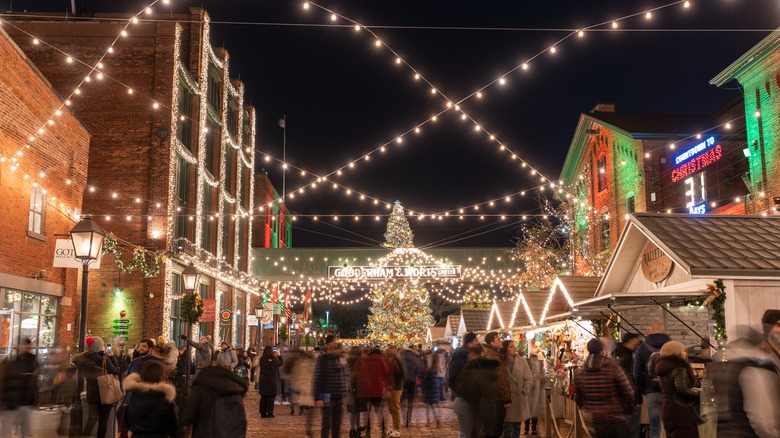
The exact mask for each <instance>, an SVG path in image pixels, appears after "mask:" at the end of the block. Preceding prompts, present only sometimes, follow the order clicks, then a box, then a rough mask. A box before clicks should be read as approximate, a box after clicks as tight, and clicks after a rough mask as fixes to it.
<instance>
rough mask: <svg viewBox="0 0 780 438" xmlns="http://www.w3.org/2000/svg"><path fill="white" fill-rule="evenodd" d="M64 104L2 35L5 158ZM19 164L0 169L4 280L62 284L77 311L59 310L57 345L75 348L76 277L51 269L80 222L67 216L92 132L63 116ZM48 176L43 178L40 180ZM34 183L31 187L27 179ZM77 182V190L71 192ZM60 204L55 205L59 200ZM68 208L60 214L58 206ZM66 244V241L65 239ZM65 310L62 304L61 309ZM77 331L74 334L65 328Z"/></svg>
mask: <svg viewBox="0 0 780 438" xmlns="http://www.w3.org/2000/svg"><path fill="white" fill-rule="evenodd" d="M61 105H62V101H61V100H60V98H59V97H58V96H57V94H56V93H55V92H54V91H53V90H52V89H51V87H50V84H49V83H48V82H47V81H46V79H44V78H43V77H42V76H41V75H40V74H39V72H38V71H37V70H36V69H35V67H34V66H32V64H30V63H29V62H28V61H27V60H26V59H25V57H24V55H23V53H21V51H20V50H19V49H18V47H17V46H16V45H15V44H14V43H13V42H12V41H11V40H10V39H9V38H8V36H7V35H6V33H5V32H4V31H2V30H0V153H1V154H2V156H3V157H6V158H7V159H10V157H11V156H12V155H13V154H14V153H15V152H17V151H18V150H19V149H20V147H22V146H23V145H24V144H25V143H26V141H27V137H28V136H29V135H30V134H33V133H35V132H36V131H37V129H38V128H39V127H40V126H41V125H42V124H43V123H45V122H46V121H47V120H48V119H49V117H51V116H52V115H53V114H54V111H55V110H56V109H57V108H59V107H60V106H61ZM37 137H38V138H36V140H35V141H34V142H32V143H31V147H30V148H29V149H25V150H24V155H23V156H22V157H21V158H20V164H21V167H20V168H19V169H18V170H16V171H11V170H10V164H9V163H8V162H6V163H3V164H2V165H1V166H0V205H2V206H3V214H2V220H0V235H1V236H3V244H2V246H0V272H3V273H7V274H12V275H17V276H21V277H28V278H29V277H31V276H32V275H34V274H37V273H38V272H39V271H40V270H47V271H48V275H47V276H46V279H45V280H39V281H47V282H52V283H57V284H61V285H63V286H64V289H65V297H66V300H65V301H67V300H68V299H72V305H71V306H63V305H60V320H59V327H58V333H57V343H58V344H59V345H60V346H66V345H69V344H75V342H76V334H77V331H78V310H77V309H78V304H79V303H78V296H79V294H80V289H78V291H79V292H77V279H78V276H79V272H78V270H76V269H67V270H66V269H62V268H53V267H52V264H53V256H54V248H55V245H56V240H57V237H56V236H55V234H65V233H68V231H70V229H71V228H73V226H74V224H75V222H74V221H73V220H72V219H71V218H69V217H68V213H67V212H66V209H73V208H79V209H80V208H81V203H82V195H83V192H84V188H85V185H86V183H87V162H88V150H89V132H88V131H87V130H86V128H84V126H83V125H82V124H81V122H80V121H79V120H78V119H77V118H76V117H74V116H73V115H72V114H71V113H70V111H67V110H66V111H63V113H62V116H60V117H56V118H55V124H54V125H52V126H49V127H47V132H46V133H45V134H43V135H38V136H37ZM41 171H43V172H45V177H43V178H41V177H40V176H39V173H40V172H41ZM25 174H28V175H29V178H27V179H25V178H24V175H25ZM67 180H71V184H67ZM34 182H37V183H39V184H40V185H41V186H42V187H44V188H45V189H46V190H47V200H48V203H47V204H48V205H47V206H46V209H45V212H44V227H43V230H42V231H43V236H42V239H41V238H36V237H30V236H28V233H27V224H28V214H29V208H30V192H31V189H32V185H33V183H34ZM54 197H56V198H57V199H56V200H54ZM60 202H62V203H63V208H62V209H61V210H60V209H59V203H60ZM60 238H63V237H60ZM61 303H62V301H61ZM68 323H70V324H71V328H72V329H71V331H67V330H66V325H67V324H68Z"/></svg>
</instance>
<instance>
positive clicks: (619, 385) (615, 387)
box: [574, 354, 634, 424]
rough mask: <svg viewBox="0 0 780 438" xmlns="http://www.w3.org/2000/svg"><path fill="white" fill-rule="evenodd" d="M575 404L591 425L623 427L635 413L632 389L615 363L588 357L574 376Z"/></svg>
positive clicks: (595, 355) (624, 374) (606, 358)
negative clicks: (615, 424) (586, 414)
mask: <svg viewBox="0 0 780 438" xmlns="http://www.w3.org/2000/svg"><path fill="white" fill-rule="evenodd" d="M574 401H575V403H577V406H579V407H580V408H581V409H583V410H585V411H587V412H588V415H590V418H591V420H592V421H593V422H594V423H605V424H614V423H622V422H625V421H628V420H629V418H631V414H632V412H633V411H634V388H633V387H632V386H631V382H629V381H628V377H626V373H625V372H623V369H622V368H620V365H618V364H617V363H616V362H615V361H614V360H612V359H610V358H608V357H606V356H602V355H600V354H591V355H590V356H588V358H587V359H586V360H585V366H584V367H582V368H580V369H578V370H577V371H576V373H575V377H574Z"/></svg>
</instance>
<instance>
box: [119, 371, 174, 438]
mask: <svg viewBox="0 0 780 438" xmlns="http://www.w3.org/2000/svg"><path fill="white" fill-rule="evenodd" d="M124 386H125V391H128V392H129V391H132V393H131V394H130V395H129V396H128V400H129V402H128V404H127V411H126V415H127V426H128V428H129V429H130V431H131V432H132V433H133V436H134V437H147V438H168V437H170V438H173V437H175V436H176V433H177V430H178V428H179V419H178V413H177V411H176V404H175V403H174V400H175V399H176V388H174V387H173V385H171V384H170V383H167V382H159V383H149V382H144V381H143V380H141V376H140V375H139V374H137V373H133V374H130V375H129V376H127V377H125V379H124Z"/></svg>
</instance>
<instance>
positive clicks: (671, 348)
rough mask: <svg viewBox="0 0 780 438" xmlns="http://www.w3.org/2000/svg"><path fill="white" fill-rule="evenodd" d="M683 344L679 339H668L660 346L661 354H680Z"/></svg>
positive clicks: (683, 349) (683, 348) (683, 347)
mask: <svg viewBox="0 0 780 438" xmlns="http://www.w3.org/2000/svg"><path fill="white" fill-rule="evenodd" d="M683 351H685V345H683V344H682V342H680V341H669V342H667V343H665V344H664V345H663V347H661V356H682V353H683Z"/></svg>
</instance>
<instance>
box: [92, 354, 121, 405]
mask: <svg viewBox="0 0 780 438" xmlns="http://www.w3.org/2000/svg"><path fill="white" fill-rule="evenodd" d="M102 368H103V373H102V374H101V375H99V376H97V384H98V390H99V392H100V404H104V405H113V404H114V403H117V402H118V401H119V400H122V388H120V386H119V379H117V377H116V376H115V375H113V374H107V373H106V358H105V357H103V367H102Z"/></svg>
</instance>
